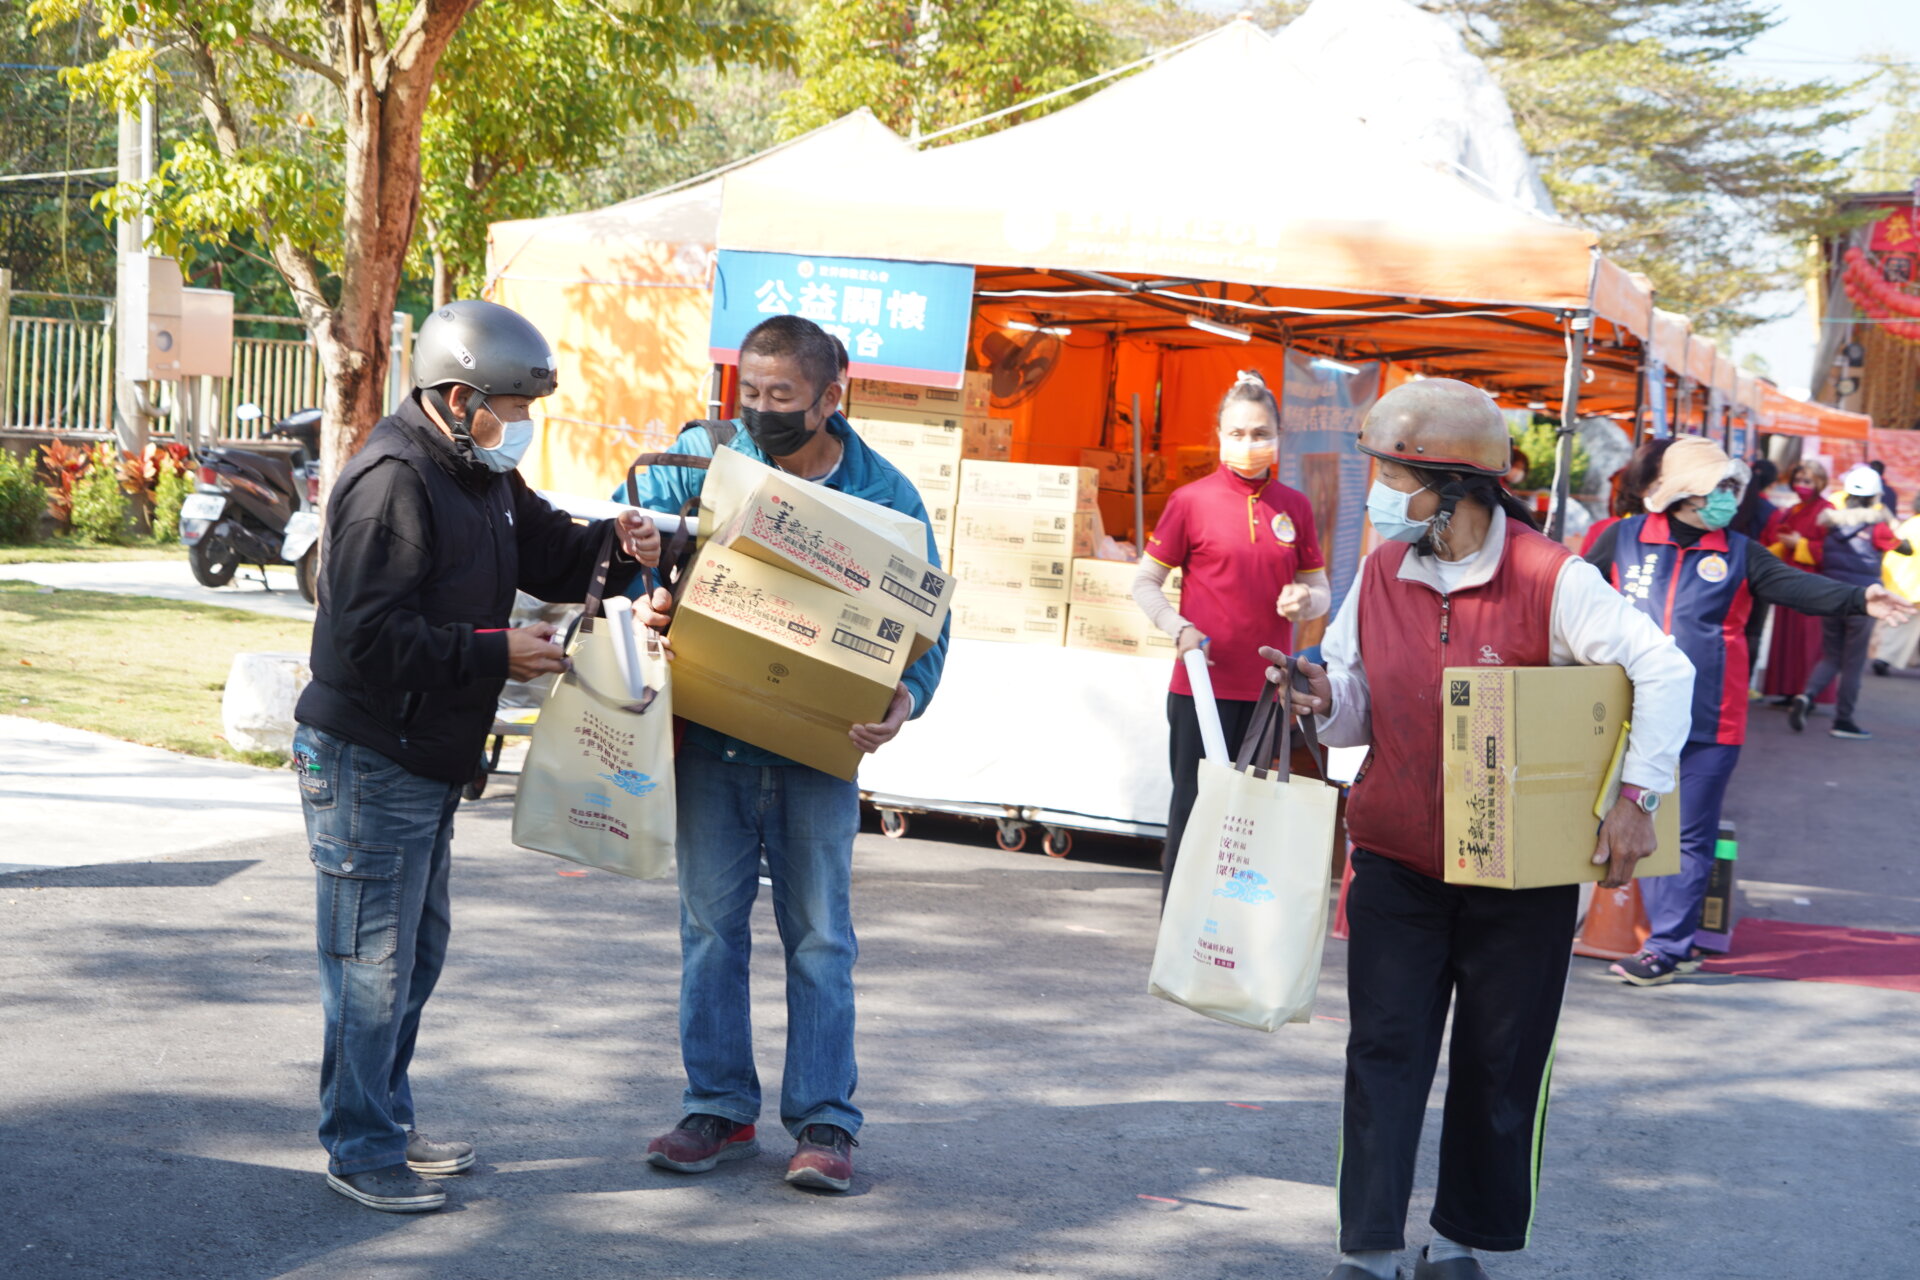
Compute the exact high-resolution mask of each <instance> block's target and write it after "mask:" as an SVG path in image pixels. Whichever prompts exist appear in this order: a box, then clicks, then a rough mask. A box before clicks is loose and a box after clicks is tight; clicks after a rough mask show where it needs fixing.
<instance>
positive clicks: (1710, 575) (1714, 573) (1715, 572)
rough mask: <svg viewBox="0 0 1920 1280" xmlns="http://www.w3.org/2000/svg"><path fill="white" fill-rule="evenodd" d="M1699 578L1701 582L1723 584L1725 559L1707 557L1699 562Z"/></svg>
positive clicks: (1725, 568) (1725, 566)
mask: <svg viewBox="0 0 1920 1280" xmlns="http://www.w3.org/2000/svg"><path fill="white" fill-rule="evenodd" d="M1699 573H1700V578H1701V580H1702V581H1703V582H1725V581H1726V580H1727V558H1726V557H1725V556H1708V557H1707V558H1706V559H1705V560H1702V561H1701V562H1700V569H1699Z"/></svg>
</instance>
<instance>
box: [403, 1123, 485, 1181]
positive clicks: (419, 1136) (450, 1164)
mask: <svg viewBox="0 0 1920 1280" xmlns="http://www.w3.org/2000/svg"><path fill="white" fill-rule="evenodd" d="M473 1159H474V1156H473V1144H472V1143H471V1142H435V1141H434V1140H433V1139H432V1138H429V1137H427V1135H425V1134H424V1133H414V1132H413V1131H412V1130H408V1132H407V1168H409V1169H411V1170H413V1171H414V1172H415V1173H437V1174H447V1173H463V1172H465V1171H466V1170H468V1169H471V1168H473Z"/></svg>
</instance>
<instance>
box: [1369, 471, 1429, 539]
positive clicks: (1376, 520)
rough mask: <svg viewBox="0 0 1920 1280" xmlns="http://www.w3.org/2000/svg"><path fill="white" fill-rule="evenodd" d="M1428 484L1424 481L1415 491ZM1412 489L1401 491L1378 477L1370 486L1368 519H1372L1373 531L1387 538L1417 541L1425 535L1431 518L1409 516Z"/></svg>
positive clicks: (1417, 491)
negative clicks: (1427, 519)
mask: <svg viewBox="0 0 1920 1280" xmlns="http://www.w3.org/2000/svg"><path fill="white" fill-rule="evenodd" d="M1426 487H1427V486H1426V485H1421V486H1420V489H1415V490H1414V491H1413V493H1419V492H1420V490H1421V489H1425V488H1426ZM1413 493H1402V492H1400V491H1399V490H1398V489H1395V488H1392V487H1390V486H1389V485H1387V484H1385V483H1383V482H1381V481H1379V480H1375V481H1374V482H1373V488H1372V489H1370V490H1368V492H1367V519H1369V520H1371V521H1373V528H1374V531H1375V532H1376V533H1378V534H1379V535H1380V536H1381V537H1383V538H1385V539H1386V540H1387V541H1389V542H1418V541H1420V539H1421V538H1423V537H1425V536H1426V534H1427V528H1428V525H1429V524H1430V522H1429V521H1426V520H1412V519H1409V518H1408V516H1407V504H1408V503H1409V502H1411V501H1413Z"/></svg>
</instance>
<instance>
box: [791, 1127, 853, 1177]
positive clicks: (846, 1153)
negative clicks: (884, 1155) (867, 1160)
mask: <svg viewBox="0 0 1920 1280" xmlns="http://www.w3.org/2000/svg"><path fill="white" fill-rule="evenodd" d="M859 1145H860V1144H859V1143H857V1142H855V1141H854V1140H853V1135H852V1134H850V1133H848V1132H847V1131H846V1130H845V1129H842V1128H841V1127H840V1126H839V1125H836V1124H810V1125H808V1126H807V1127H806V1128H804V1129H802V1130H801V1131H800V1146H799V1148H798V1149H797V1150H796V1151H795V1152H794V1153H793V1159H792V1160H791V1161H789V1162H788V1163H787V1181H788V1182H791V1183H792V1184H793V1185H794V1186H796V1187H811V1188H813V1189H814V1190H816V1191H845V1190H846V1189H847V1188H848V1187H850V1186H852V1185H853V1149H854V1148H855V1147H857V1146H859Z"/></svg>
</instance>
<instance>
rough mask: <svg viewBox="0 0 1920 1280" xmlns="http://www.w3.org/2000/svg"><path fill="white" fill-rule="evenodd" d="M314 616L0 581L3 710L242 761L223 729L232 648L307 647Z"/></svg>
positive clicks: (252, 758) (246, 756)
mask: <svg viewBox="0 0 1920 1280" xmlns="http://www.w3.org/2000/svg"><path fill="white" fill-rule="evenodd" d="M312 629H313V628H312V624H311V623H308V622H301V621H298V620H296V619H291V618H274V617H268V616H266V615H263V614H257V613H247V612H244V611H242V610H239V609H218V608H213V607H211V606H208V605H198V604H183V603H180V602H178V601H173V600H156V599H152V598H150V597H146V596H121V595H108V594H106V593H105V592H99V591H48V590H46V589H45V588H42V587H40V586H38V585H36V584H34V583H31V582H4V581H0V714H5V715H17V716H31V717H33V718H35V719H38V720H50V721H52V722H53V723H55V724H63V725H67V726H69V727H71V728H75V729H91V730H93V731H94V732H96V733H104V734H108V735H111V736H112V737H115V738H123V739H125V740H126V741H128V742H139V743H144V744H146V745H148V746H154V747H166V748H168V749H169V750H173V751H184V752H187V753H189V754H191V755H198V756H215V757H218V758H220V759H225V760H240V761H244V762H246V763H248V764H277V763H279V760H278V757H275V756H272V755H270V754H266V753H260V752H238V751H235V750H233V749H232V748H231V747H229V746H228V745H227V743H226V739H225V738H223V737H222V736H221V733H220V694H221V691H222V690H223V689H224V688H225V687H226V680H227V670H228V668H229V667H231V666H232V664H233V655H234V654H236V653H252V652H275V653H305V652H306V651H307V647H308V641H309V638H310V635H311V632H312Z"/></svg>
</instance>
